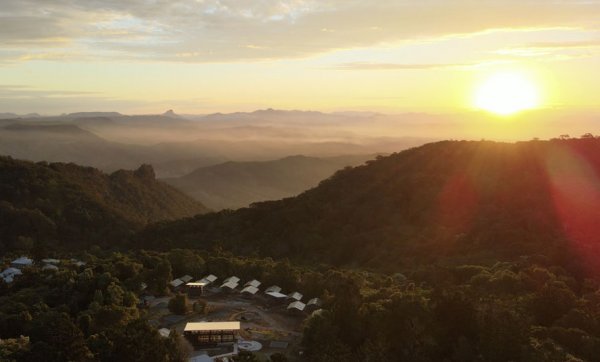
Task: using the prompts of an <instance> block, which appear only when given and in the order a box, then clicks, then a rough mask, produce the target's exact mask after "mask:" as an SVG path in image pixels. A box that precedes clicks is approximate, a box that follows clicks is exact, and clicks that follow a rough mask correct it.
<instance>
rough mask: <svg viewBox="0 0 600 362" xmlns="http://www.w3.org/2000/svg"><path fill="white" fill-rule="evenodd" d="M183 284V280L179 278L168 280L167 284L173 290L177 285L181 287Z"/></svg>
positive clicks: (177, 287)
mask: <svg viewBox="0 0 600 362" xmlns="http://www.w3.org/2000/svg"><path fill="white" fill-rule="evenodd" d="M183 284H184V283H183V280H181V279H173V280H171V281H170V282H169V285H170V286H171V288H173V290H177V289H179V287H181V286H182V285H183Z"/></svg>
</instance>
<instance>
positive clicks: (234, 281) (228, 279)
mask: <svg viewBox="0 0 600 362" xmlns="http://www.w3.org/2000/svg"><path fill="white" fill-rule="evenodd" d="M230 282H233V283H236V284H238V283H239V282H240V278H238V277H236V276H231V277H229V278H227V279H225V280H224V281H223V284H226V283H230Z"/></svg>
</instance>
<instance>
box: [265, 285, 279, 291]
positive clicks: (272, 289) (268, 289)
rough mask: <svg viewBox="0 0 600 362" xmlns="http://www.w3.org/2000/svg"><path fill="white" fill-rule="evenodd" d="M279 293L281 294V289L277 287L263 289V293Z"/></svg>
mask: <svg viewBox="0 0 600 362" xmlns="http://www.w3.org/2000/svg"><path fill="white" fill-rule="evenodd" d="M273 292H275V293H279V292H281V288H280V287H279V286H277V285H271V286H270V287H268V288H267V289H265V293H273Z"/></svg>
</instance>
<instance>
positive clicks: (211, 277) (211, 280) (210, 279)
mask: <svg viewBox="0 0 600 362" xmlns="http://www.w3.org/2000/svg"><path fill="white" fill-rule="evenodd" d="M217 279H218V278H217V277H216V276H215V275H213V274H209V275H207V276H205V277H204V278H202V279H200V280H199V282H201V283H206V285H208V284H211V283H214V282H215V281H216V280H217Z"/></svg>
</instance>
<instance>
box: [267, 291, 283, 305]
mask: <svg viewBox="0 0 600 362" xmlns="http://www.w3.org/2000/svg"><path fill="white" fill-rule="evenodd" d="M265 294H266V295H267V297H268V299H267V303H268V304H269V305H271V306H275V305H280V304H283V303H284V302H285V301H286V299H287V295H285V294H283V293H280V292H267V293H265Z"/></svg>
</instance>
